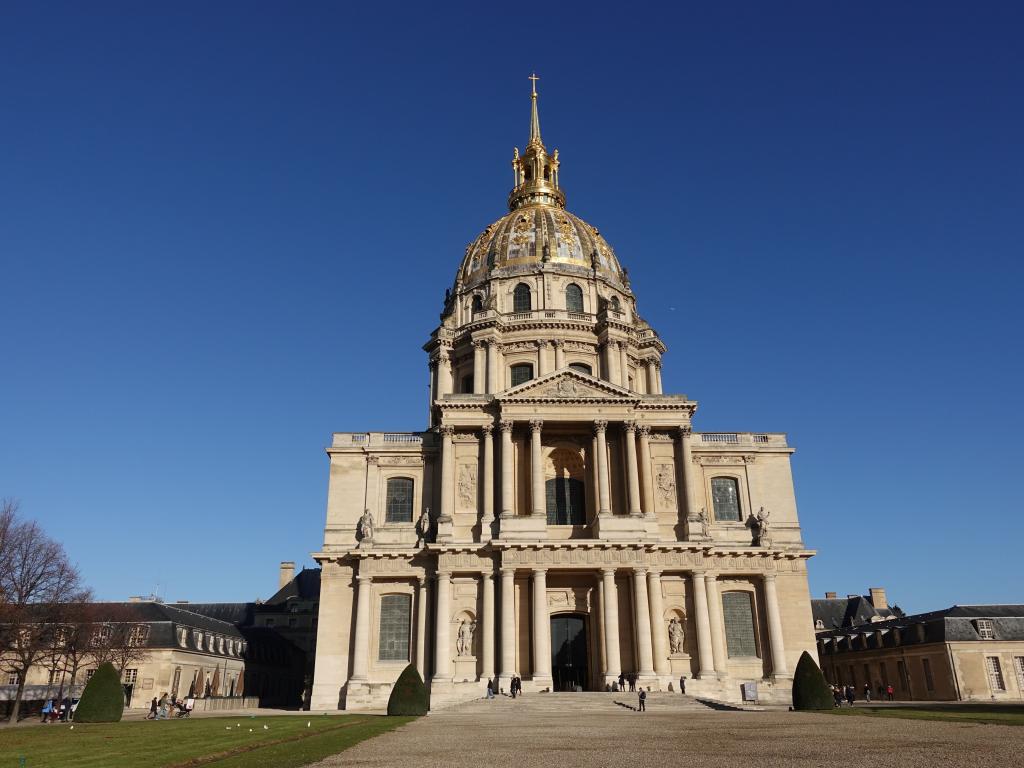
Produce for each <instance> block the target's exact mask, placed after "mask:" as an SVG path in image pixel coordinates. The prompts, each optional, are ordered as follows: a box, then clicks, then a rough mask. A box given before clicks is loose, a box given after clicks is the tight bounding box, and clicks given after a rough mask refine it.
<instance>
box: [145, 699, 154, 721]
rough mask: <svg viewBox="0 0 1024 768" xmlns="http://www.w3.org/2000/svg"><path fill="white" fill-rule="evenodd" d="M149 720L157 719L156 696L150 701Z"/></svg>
mask: <svg viewBox="0 0 1024 768" xmlns="http://www.w3.org/2000/svg"><path fill="white" fill-rule="evenodd" d="M146 719H147V720H156V696H154V697H153V700H152V701H151V702H149V714H148V715H146Z"/></svg>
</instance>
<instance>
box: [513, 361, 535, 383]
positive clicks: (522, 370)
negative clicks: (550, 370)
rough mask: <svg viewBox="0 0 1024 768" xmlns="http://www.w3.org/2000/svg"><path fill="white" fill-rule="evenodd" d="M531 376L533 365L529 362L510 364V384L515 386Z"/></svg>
mask: <svg viewBox="0 0 1024 768" xmlns="http://www.w3.org/2000/svg"><path fill="white" fill-rule="evenodd" d="M532 378H533V366H532V365H530V364H529V363H519V364H518V365H513V366H512V386H513V387H516V386H519V385H520V384H522V383H523V382H524V381H529V380H530V379H532Z"/></svg>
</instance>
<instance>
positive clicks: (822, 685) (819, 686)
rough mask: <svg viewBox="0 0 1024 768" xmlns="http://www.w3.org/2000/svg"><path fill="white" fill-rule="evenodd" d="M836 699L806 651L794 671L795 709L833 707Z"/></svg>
mask: <svg viewBox="0 0 1024 768" xmlns="http://www.w3.org/2000/svg"><path fill="white" fill-rule="evenodd" d="M834 706H835V699H834V698H833V696H832V689H831V688H830V687H829V684H828V683H827V682H826V681H825V676H824V675H823V674H821V670H820V669H818V665H817V664H815V663H814V659H812V658H811V654H809V653H808V652H807V651H804V652H803V654H801V656H800V661H799V662H797V665H796V672H794V673H793V709H797V710H816V709H832V708H833V707H834Z"/></svg>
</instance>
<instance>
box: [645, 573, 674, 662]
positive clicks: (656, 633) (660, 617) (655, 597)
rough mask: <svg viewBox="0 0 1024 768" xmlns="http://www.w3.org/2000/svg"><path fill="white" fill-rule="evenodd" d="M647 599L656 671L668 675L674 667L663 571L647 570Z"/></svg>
mask: <svg viewBox="0 0 1024 768" xmlns="http://www.w3.org/2000/svg"><path fill="white" fill-rule="evenodd" d="M647 600H648V602H649V603H650V605H651V636H652V638H653V640H654V672H655V674H657V675H667V674H669V673H670V672H671V671H672V669H671V667H670V665H669V663H668V650H669V648H668V636H667V634H666V633H667V631H668V630H667V628H666V626H665V609H664V607H663V604H662V600H661V571H654V570H651V571H648V572H647Z"/></svg>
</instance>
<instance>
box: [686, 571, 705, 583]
mask: <svg viewBox="0 0 1024 768" xmlns="http://www.w3.org/2000/svg"><path fill="white" fill-rule="evenodd" d="M707 575H708V572H707V571H704V570H693V571H690V576H692V577H693V578H695V579H700V580H701V581H703V580H704V577H705V576H707Z"/></svg>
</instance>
